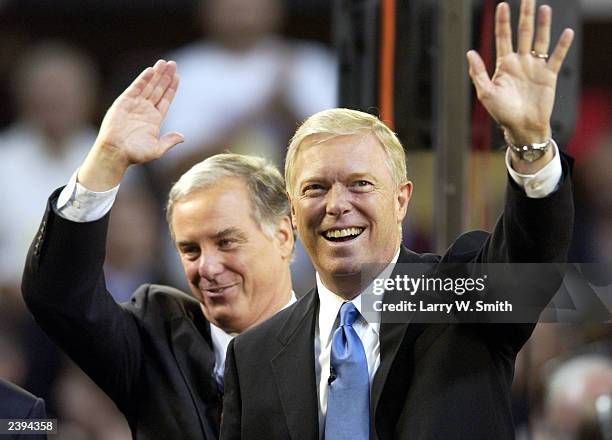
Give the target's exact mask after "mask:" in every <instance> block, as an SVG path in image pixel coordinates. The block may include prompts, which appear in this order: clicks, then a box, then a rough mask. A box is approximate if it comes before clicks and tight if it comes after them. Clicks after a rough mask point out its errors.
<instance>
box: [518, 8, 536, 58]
mask: <svg viewBox="0 0 612 440" xmlns="http://www.w3.org/2000/svg"><path fill="white" fill-rule="evenodd" d="M534 3H535V0H523V1H522V2H521V15H520V17H519V24H518V53H519V54H528V53H530V52H531V46H532V44H533V21H534V18H535V13H534V10H535V5H534Z"/></svg>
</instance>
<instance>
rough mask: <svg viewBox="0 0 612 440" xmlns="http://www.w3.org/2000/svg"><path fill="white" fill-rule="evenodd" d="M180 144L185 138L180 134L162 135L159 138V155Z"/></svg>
mask: <svg viewBox="0 0 612 440" xmlns="http://www.w3.org/2000/svg"><path fill="white" fill-rule="evenodd" d="M182 142H185V138H184V137H183V135H182V134H181V133H177V132H174V131H173V132H170V133H166V134H164V135H163V136H162V137H161V138H159V146H160V149H161V154H164V153H165V152H166V151H168V150H169V149H170V148H172V147H174V146H175V145H178V144H180V143H182Z"/></svg>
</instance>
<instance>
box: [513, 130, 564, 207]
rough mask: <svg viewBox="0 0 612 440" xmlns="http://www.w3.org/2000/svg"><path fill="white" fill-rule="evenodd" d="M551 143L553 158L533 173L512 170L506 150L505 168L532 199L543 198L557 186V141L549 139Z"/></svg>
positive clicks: (559, 171) (560, 171) (558, 157)
mask: <svg viewBox="0 0 612 440" xmlns="http://www.w3.org/2000/svg"><path fill="white" fill-rule="evenodd" d="M551 142H552V144H553V154H554V157H553V159H552V160H551V161H550V162H548V163H547V164H546V166H545V167H544V168H542V169H541V170H540V171H538V172H537V173H535V174H520V173H517V172H516V171H514V169H513V168H512V165H511V160H510V154H511V153H510V149H509V148H508V149H507V150H506V168H508V173H509V174H510V176H511V177H512V180H514V181H515V182H516V184H517V185H518V186H520V187H521V188H523V190H524V191H525V194H527V197H530V198H532V199H543V198H544V197H548V196H549V195H550V194H552V193H553V192H555V191H556V190H557V188H558V187H559V182H560V181H561V176H562V174H563V172H562V169H561V155H560V154H559V147H558V146H557V143H556V142H555V141H554V140H553V139H551Z"/></svg>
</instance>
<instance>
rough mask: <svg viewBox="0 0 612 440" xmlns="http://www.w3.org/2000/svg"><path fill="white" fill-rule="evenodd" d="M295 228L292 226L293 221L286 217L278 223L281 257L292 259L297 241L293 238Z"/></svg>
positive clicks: (277, 235)
mask: <svg viewBox="0 0 612 440" xmlns="http://www.w3.org/2000/svg"><path fill="white" fill-rule="evenodd" d="M293 237H294V236H293V227H292V226H291V219H290V218H289V217H288V216H285V217H283V218H282V219H281V221H280V222H279V223H278V227H277V229H276V240H277V242H278V244H279V248H280V251H281V256H282V257H283V258H287V259H290V258H291V255H292V254H293V247H294V246H295V240H294V238H293Z"/></svg>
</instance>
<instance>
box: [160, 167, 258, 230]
mask: <svg viewBox="0 0 612 440" xmlns="http://www.w3.org/2000/svg"><path fill="white" fill-rule="evenodd" d="M172 229H173V231H174V235H175V238H176V240H177V241H179V240H195V239H196V238H198V237H200V238H201V237H205V236H208V237H212V236H215V234H218V233H219V232H220V231H223V230H228V229H237V230H241V231H244V232H245V233H249V234H250V233H255V232H256V231H259V228H258V227H257V225H256V224H255V221H254V220H253V208H252V203H251V199H250V197H249V193H248V188H247V186H246V183H245V182H244V181H243V180H242V179H239V178H235V177H231V178H223V179H220V180H219V181H218V182H217V183H215V184H214V185H212V186H210V187H208V188H205V189H200V190H196V191H195V192H193V193H191V194H189V195H188V196H187V197H185V198H184V199H181V200H179V201H178V202H176V203H175V204H174V207H173V211H172Z"/></svg>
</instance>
